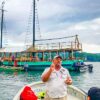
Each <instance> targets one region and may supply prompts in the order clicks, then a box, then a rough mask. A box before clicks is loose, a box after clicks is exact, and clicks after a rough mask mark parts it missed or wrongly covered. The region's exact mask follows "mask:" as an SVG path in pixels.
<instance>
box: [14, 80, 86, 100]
mask: <svg viewBox="0 0 100 100" xmlns="http://www.w3.org/2000/svg"><path fill="white" fill-rule="evenodd" d="M27 86H30V87H31V88H32V90H33V91H34V92H35V93H36V94H37V93H38V92H41V91H44V90H45V84H44V83H42V82H36V83H32V84H28V85H27ZM24 87H25V86H24ZM24 87H23V88H22V89H21V90H20V91H19V92H18V93H17V94H16V95H15V97H14V99H13V100H20V94H21V92H22V91H23V89H24ZM39 100H43V99H39ZM68 100H87V95H86V94H85V93H84V92H83V91H82V90H80V89H78V88H76V87H74V86H72V85H70V86H68Z"/></svg>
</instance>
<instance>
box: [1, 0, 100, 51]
mask: <svg viewBox="0 0 100 100" xmlns="http://www.w3.org/2000/svg"><path fill="white" fill-rule="evenodd" d="M2 1H3V0H0V8H1V3H2ZM32 2H33V0H5V5H4V9H5V13H4V16H5V18H4V20H5V29H6V32H5V34H4V38H3V41H4V42H3V43H4V44H3V45H4V46H6V45H5V44H7V46H23V45H25V43H26V42H25V41H28V42H29V43H30V42H32V39H31V38H32V36H30V37H31V38H29V37H28V36H29V35H28V33H27V31H28V25H29V24H28V22H29V20H30V15H31V13H32ZM36 3H37V12H38V19H39V25H37V27H38V28H40V32H39V33H41V38H54V37H66V36H73V35H76V34H77V35H78V36H79V40H80V42H81V43H82V45H83V51H84V52H88V53H100V0H38V1H36ZM30 29H31V27H30ZM30 29H29V30H30ZM39 37H40V34H37V36H36V38H37V39H39ZM28 38H29V40H28Z"/></svg>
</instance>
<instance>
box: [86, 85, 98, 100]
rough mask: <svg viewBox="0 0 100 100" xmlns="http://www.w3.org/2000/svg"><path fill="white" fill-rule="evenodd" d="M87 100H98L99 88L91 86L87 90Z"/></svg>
mask: <svg viewBox="0 0 100 100" xmlns="http://www.w3.org/2000/svg"><path fill="white" fill-rule="evenodd" d="M87 100H100V88H98V87H92V88H90V89H89V91H88V98H87Z"/></svg>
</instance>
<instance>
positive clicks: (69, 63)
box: [3, 60, 83, 70]
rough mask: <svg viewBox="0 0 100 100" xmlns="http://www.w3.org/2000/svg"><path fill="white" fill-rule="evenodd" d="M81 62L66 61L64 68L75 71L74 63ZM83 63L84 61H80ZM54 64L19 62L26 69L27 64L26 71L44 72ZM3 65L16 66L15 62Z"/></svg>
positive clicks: (6, 62) (19, 65)
mask: <svg viewBox="0 0 100 100" xmlns="http://www.w3.org/2000/svg"><path fill="white" fill-rule="evenodd" d="M77 62H79V61H78V60H65V61H62V66H63V67H64V68H67V69H69V70H75V67H74V63H77ZM80 62H83V61H80ZM51 63H52V62H50V61H38V62H17V66H18V67H25V65H26V64H27V67H26V68H25V69H27V70H44V69H45V68H46V67H49V66H50V65H51ZM3 65H5V66H14V62H12V61H11V62H8V61H4V62H3Z"/></svg>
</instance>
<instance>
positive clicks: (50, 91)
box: [41, 55, 72, 100]
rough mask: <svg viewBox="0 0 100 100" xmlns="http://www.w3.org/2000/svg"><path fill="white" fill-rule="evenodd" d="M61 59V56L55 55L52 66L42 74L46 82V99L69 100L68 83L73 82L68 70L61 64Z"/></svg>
mask: <svg viewBox="0 0 100 100" xmlns="http://www.w3.org/2000/svg"><path fill="white" fill-rule="evenodd" d="M61 61H62V57H61V56H59V55H58V56H55V57H54V59H53V61H52V64H51V66H50V68H47V69H45V71H44V72H43V74H42V76H41V78H42V81H43V82H46V96H45V100H67V85H70V84H72V79H71V77H70V74H69V72H68V70H67V69H65V68H63V67H62V66H61Z"/></svg>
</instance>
